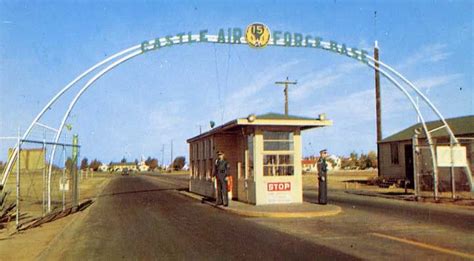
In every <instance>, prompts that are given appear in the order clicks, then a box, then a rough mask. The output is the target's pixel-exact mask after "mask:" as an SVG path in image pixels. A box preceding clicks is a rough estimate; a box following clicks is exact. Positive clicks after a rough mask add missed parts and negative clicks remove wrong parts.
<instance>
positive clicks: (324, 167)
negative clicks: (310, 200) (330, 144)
mask: <svg viewBox="0 0 474 261" xmlns="http://www.w3.org/2000/svg"><path fill="white" fill-rule="evenodd" d="M326 157H327V150H325V149H324V150H321V151H320V152H319V160H318V181H319V183H318V184H319V186H318V192H319V193H318V202H319V204H323V205H326V204H327V201H328V196H327V193H328V184H327V173H328V164H327V162H326Z"/></svg>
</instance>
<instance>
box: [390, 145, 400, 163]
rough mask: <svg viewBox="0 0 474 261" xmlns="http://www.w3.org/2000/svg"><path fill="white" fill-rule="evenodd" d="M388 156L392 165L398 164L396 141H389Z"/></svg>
mask: <svg viewBox="0 0 474 261" xmlns="http://www.w3.org/2000/svg"><path fill="white" fill-rule="evenodd" d="M390 157H391V159H392V164H393V165H398V164H399V163H400V162H399V159H398V143H396V142H394V143H390Z"/></svg>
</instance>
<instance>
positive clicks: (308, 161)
mask: <svg viewBox="0 0 474 261" xmlns="http://www.w3.org/2000/svg"><path fill="white" fill-rule="evenodd" d="M318 160H319V157H315V156H310V157H307V158H305V159H302V160H301V167H302V169H303V171H306V172H318ZM328 160H329V162H328V170H329V171H330V170H339V169H341V159H340V158H339V157H337V156H335V155H330V156H328ZM333 162H334V165H333Z"/></svg>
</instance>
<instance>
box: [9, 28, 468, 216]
mask: <svg viewBox="0 0 474 261" xmlns="http://www.w3.org/2000/svg"><path fill="white" fill-rule="evenodd" d="M195 43H201V44H204V43H214V44H243V45H245V44H248V45H250V46H251V47H253V48H264V47H266V46H275V47H293V48H306V49H308V50H313V49H318V50H323V51H329V52H333V53H335V54H339V55H343V56H346V57H348V58H351V59H353V60H355V61H356V62H361V63H363V64H365V65H367V66H368V67H370V68H372V69H374V70H378V72H379V73H380V74H382V75H383V76H384V77H385V78H386V79H387V80H388V81H390V82H391V83H392V84H393V85H394V86H395V87H396V88H398V89H399V90H400V91H401V92H402V93H403V94H404V95H405V96H406V98H407V99H408V100H409V101H410V103H411V105H412V106H413V109H414V110H415V111H416V113H417V114H418V116H419V117H420V120H421V123H422V126H423V131H424V133H425V135H426V139H427V144H428V145H429V150H430V153H431V159H432V165H433V166H434V167H433V183H434V192H433V193H434V197H435V199H437V198H438V170H437V166H438V165H437V160H436V156H435V145H434V143H433V141H432V138H431V133H432V132H433V131H435V130H429V129H428V127H427V125H426V123H425V120H424V116H423V114H422V113H421V111H420V108H419V105H418V104H417V102H415V99H414V98H415V97H420V98H421V100H422V101H423V102H424V103H425V104H426V105H427V106H428V107H429V108H430V109H431V110H432V112H433V113H434V114H435V115H436V116H437V117H438V118H439V120H440V121H441V122H442V123H443V125H442V126H441V127H439V128H436V131H438V130H440V129H445V131H446V132H447V133H448V136H449V137H450V139H451V143H452V144H453V145H455V146H456V145H459V142H458V140H457V138H456V137H455V136H454V133H453V131H452V130H451V128H450V127H449V125H448V124H447V123H446V121H445V119H444V117H443V116H442V115H441V113H440V112H439V110H438V109H437V108H436V107H435V106H434V105H433V103H432V102H431V101H430V100H429V99H428V98H427V97H426V96H425V95H424V94H423V93H422V92H421V91H420V90H419V89H418V88H417V87H416V86H415V85H414V84H413V83H412V82H411V81H409V80H408V79H406V78H405V77H404V76H403V75H401V74H400V73H399V72H397V71H396V70H395V69H393V68H392V67H390V66H388V65H387V64H385V63H383V62H381V61H376V60H375V59H374V58H372V57H371V56H370V55H369V53H368V52H367V51H365V50H361V49H357V48H350V47H347V46H346V45H345V44H339V43H337V42H335V41H326V40H323V39H322V38H320V37H316V36H313V35H303V34H300V33H290V32H283V31H273V32H272V33H271V32H270V30H269V28H268V27H267V26H265V25H264V24H261V23H254V24H251V25H249V26H248V27H247V28H246V30H245V31H243V30H242V29H241V28H227V29H220V30H219V31H218V33H217V35H214V34H209V32H208V30H200V31H199V32H198V33H197V34H196V33H192V32H188V33H178V34H176V35H167V36H165V37H159V38H156V39H153V40H149V41H144V42H142V43H141V44H137V45H135V46H132V47H130V48H127V49H125V50H123V51H120V52H118V53H116V54H114V55H112V56H110V57H108V58H107V59H104V60H102V61H100V62H99V63H97V64H95V65H94V66H92V67H90V68H89V69H87V70H86V71H84V72H83V73H82V74H80V75H79V76H77V77H76V78H75V79H74V80H72V81H71V82H70V83H69V84H67V85H66V86H65V87H64V88H63V89H61V90H60V91H59V92H58V93H57V94H56V95H55V96H54V97H53V98H51V100H50V101H49V102H48V103H47V104H46V105H45V106H44V108H43V109H42V110H41V111H40V112H39V113H38V115H36V117H35V118H34V120H33V121H32V122H31V124H30V125H29V127H28V128H27V129H26V131H25V132H24V133H23V136H22V140H24V139H27V137H28V135H29V134H30V132H31V130H32V129H33V128H34V127H35V126H37V125H38V126H41V123H40V122H39V120H40V119H41V118H42V117H43V115H44V114H45V113H46V112H48V110H49V108H50V107H51V106H52V105H53V104H54V103H55V102H56V101H57V100H58V99H59V98H60V97H61V96H62V95H63V94H64V93H66V92H67V91H68V90H70V89H71V88H72V87H73V86H74V85H75V84H76V83H77V82H78V81H80V80H82V79H83V78H85V77H87V76H89V77H90V76H91V77H90V79H89V80H88V81H87V83H86V84H85V85H84V86H83V87H82V88H81V89H80V90H79V92H77V94H76V95H75V96H74V98H73V99H72V101H71V102H70V103H69V106H68V108H67V109H66V112H65V113H64V116H63V117H62V120H61V122H60V123H59V127H58V128H57V129H56V130H55V132H56V134H55V137H54V141H53V142H54V143H57V142H58V141H59V138H60V136H61V133H62V131H63V129H64V126H65V124H66V120H67V119H68V117H69V115H70V113H71V111H72V109H73V108H74V106H75V105H76V103H77V102H78V100H79V98H80V97H81V96H82V94H83V93H84V92H85V91H86V90H87V89H88V88H89V87H90V86H92V84H93V83H94V82H95V81H97V80H98V79H99V78H100V77H102V76H103V75H104V74H106V73H107V72H109V71H111V70H112V69H114V68H115V67H117V66H118V65H120V64H122V63H124V62H126V61H128V60H130V59H132V58H134V57H137V56H139V55H142V54H145V53H147V52H150V51H155V50H159V49H161V48H165V47H172V46H178V45H184V44H195ZM99 69H100V70H99ZM94 72H95V74H93V73H94ZM410 89H411V90H412V91H414V92H415V95H414V96H412V95H410V93H409V92H408V90H410ZM55 153H56V146H54V147H53V149H52V151H51V156H50V159H53V158H54V155H55ZM17 156H18V144H17V145H16V147H15V149H14V151H13V154H12V157H11V158H10V160H9V161H8V163H7V167H6V168H5V170H4V173H3V176H2V180H1V183H0V185H1V186H3V185H4V184H5V183H6V180H7V178H8V175H9V173H10V172H11V169H12V165H13V162H14V159H15V158H16V157H17ZM52 167H53V166H52V163H51V164H50V166H49V171H48V181H49V182H48V191H49V192H50V191H51V171H52ZM465 169H466V173H467V176H468V180H469V184H470V187H471V191H474V188H473V186H472V180H471V179H472V174H471V171H470V169H469V167H465ZM50 210H51V195H50V193H49V194H48V211H50Z"/></svg>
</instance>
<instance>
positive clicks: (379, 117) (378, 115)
mask: <svg viewBox="0 0 474 261" xmlns="http://www.w3.org/2000/svg"><path fill="white" fill-rule="evenodd" d="M374 60H375V68H376V69H375V114H376V121H377V168H378V169H379V170H380V150H379V143H380V142H381V141H382V105H381V98H380V72H379V70H378V69H379V63H378V61H379V46H378V43H377V41H375V46H374ZM378 174H379V176H380V171H378Z"/></svg>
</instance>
